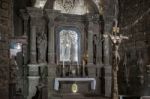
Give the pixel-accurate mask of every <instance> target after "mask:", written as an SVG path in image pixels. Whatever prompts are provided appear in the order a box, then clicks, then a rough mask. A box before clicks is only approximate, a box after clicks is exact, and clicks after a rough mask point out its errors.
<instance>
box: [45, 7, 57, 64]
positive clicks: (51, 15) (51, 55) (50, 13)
mask: <svg viewBox="0 0 150 99" xmlns="http://www.w3.org/2000/svg"><path fill="white" fill-rule="evenodd" d="M46 14H47V17H48V20H49V23H48V63H50V64H54V63H55V34H54V19H55V17H56V15H57V14H58V11H54V10H50V9H46Z"/></svg>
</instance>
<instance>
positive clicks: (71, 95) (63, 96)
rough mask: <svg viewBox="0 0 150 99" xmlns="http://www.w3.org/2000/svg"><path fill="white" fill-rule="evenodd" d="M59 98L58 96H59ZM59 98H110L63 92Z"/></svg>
mask: <svg viewBox="0 0 150 99" xmlns="http://www.w3.org/2000/svg"><path fill="white" fill-rule="evenodd" d="M57 99H58V98H57ZM59 99H110V98H105V97H102V96H96V95H83V94H78V93H75V94H74V93H70V94H62V95H61V96H59Z"/></svg>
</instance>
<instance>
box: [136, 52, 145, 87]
mask: <svg viewBox="0 0 150 99" xmlns="http://www.w3.org/2000/svg"><path fill="white" fill-rule="evenodd" d="M137 66H138V71H139V78H140V84H141V85H143V84H144V63H143V59H142V55H141V52H139V57H138V60H137Z"/></svg>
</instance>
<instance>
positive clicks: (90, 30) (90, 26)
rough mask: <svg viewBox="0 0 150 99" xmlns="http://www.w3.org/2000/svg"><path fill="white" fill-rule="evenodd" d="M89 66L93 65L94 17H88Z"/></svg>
mask: <svg viewBox="0 0 150 99" xmlns="http://www.w3.org/2000/svg"><path fill="white" fill-rule="evenodd" d="M87 18H88V22H89V23H88V65H90V64H91V65H92V64H93V34H94V33H93V26H94V23H93V16H92V15H88V16H87Z"/></svg>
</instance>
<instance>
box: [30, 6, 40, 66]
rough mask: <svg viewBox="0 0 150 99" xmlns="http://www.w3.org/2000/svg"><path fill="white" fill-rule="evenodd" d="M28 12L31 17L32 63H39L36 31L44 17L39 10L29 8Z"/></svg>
mask: <svg viewBox="0 0 150 99" xmlns="http://www.w3.org/2000/svg"><path fill="white" fill-rule="evenodd" d="M27 12H28V14H29V16H30V63H31V64H36V63H37V54H36V52H37V50H36V49H37V48H36V32H37V31H36V30H37V26H39V25H41V23H42V22H40V21H41V20H40V19H41V17H42V16H43V11H42V9H39V8H27Z"/></svg>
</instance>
